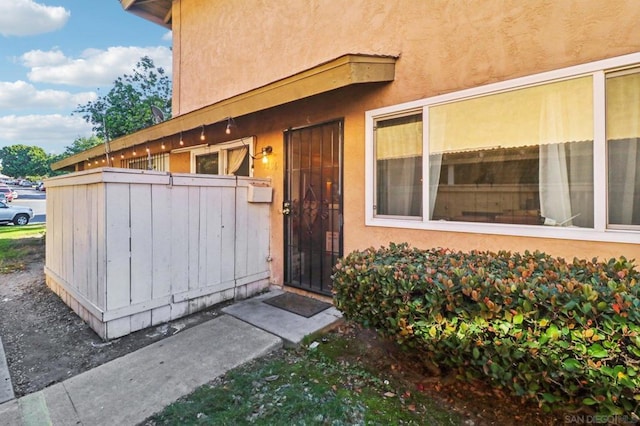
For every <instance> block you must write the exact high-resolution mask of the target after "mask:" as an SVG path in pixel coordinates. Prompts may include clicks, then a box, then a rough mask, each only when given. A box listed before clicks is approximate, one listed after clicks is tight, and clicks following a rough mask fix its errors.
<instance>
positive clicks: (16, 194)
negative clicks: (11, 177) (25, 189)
mask: <svg viewBox="0 0 640 426" xmlns="http://www.w3.org/2000/svg"><path fill="white" fill-rule="evenodd" d="M13 199H14V200H17V199H18V191H13Z"/></svg>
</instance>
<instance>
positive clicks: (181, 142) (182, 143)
mask: <svg viewBox="0 0 640 426" xmlns="http://www.w3.org/2000/svg"><path fill="white" fill-rule="evenodd" d="M183 145H184V141H183V140H182V132H180V146H183Z"/></svg>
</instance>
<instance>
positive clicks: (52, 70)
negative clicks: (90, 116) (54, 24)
mask: <svg viewBox="0 0 640 426" xmlns="http://www.w3.org/2000/svg"><path fill="white" fill-rule="evenodd" d="M143 56H148V57H150V58H151V59H152V60H153V63H154V64H155V66H156V67H158V68H163V69H164V70H165V71H166V72H167V73H168V74H169V75H170V74H171V66H172V59H171V58H172V53H171V50H170V49H169V48H167V47H164V46H156V47H134V46H130V47H124V46H117V47H110V48H108V49H107V50H100V49H87V50H85V51H84V52H83V53H82V55H81V57H80V58H75V59H74V58H69V57H66V56H64V54H62V53H61V52H60V51H58V50H53V51H50V52H43V51H39V50H38V51H31V52H27V53H25V54H24V55H23V56H22V58H21V59H22V63H23V64H24V65H25V66H27V67H29V68H31V71H30V72H29V73H28V77H29V79H30V80H31V81H34V82H38V83H53V84H65V85H70V86H83V87H100V86H110V85H111V84H112V83H113V82H114V80H115V79H116V78H117V77H121V76H122V75H124V74H131V72H132V71H133V69H134V68H135V65H136V63H137V62H138V61H139V60H140V58H141V57H143Z"/></svg>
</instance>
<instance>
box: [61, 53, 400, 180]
mask: <svg viewBox="0 0 640 426" xmlns="http://www.w3.org/2000/svg"><path fill="white" fill-rule="evenodd" d="M396 59H397V58H396V57H393V56H375V55H362V54H349V55H344V56H341V57H339V58H336V59H334V60H332V61H329V62H325V63H323V64H321V65H318V66H315V67H313V68H311V69H308V70H306V71H302V72H300V73H298V74H295V75H292V76H290V77H287V78H284V79H282V80H278V81H275V82H273V83H270V84H268V85H266V86H263V87H260V88H257V89H254V90H251V91H248V92H245V93H242V94H239V95H236V96H233V97H231V98H228V99H225V100H223V101H220V102H217V103H215V104H212V105H209V106H207V107H204V108H201V109H199V110H195V111H192V112H189V113H187V114H183V115H180V116H178V117H175V118H172V119H171V120H167V121H165V122H162V123H160V124H156V125H154V126H151V127H148V128H146V129H143V130H140V131H138V132H136V133H132V134H130V135H126V136H123V137H121V138H118V139H114V140H112V141H111V142H109V148H110V151H111V152H117V151H119V150H122V149H126V148H130V147H133V146H136V145H139V144H142V143H147V142H152V141H154V140H158V139H161V138H163V137H167V136H171V135H175V134H178V133H180V132H186V131H188V130H192V129H195V128H198V127H201V126H202V125H210V124H214V123H219V122H221V121H224V120H226V119H227V117H240V116H243V115H247V114H251V113H254V112H258V111H262V110H265V109H268V108H272V107H276V106H279V105H284V104H286V103H289V102H293V101H297V100H299V99H303V98H307V97H309V96H313V95H318V94H321V93H325V92H329V91H331V90H335V89H340V88H343V87H346V86H350V85H353V84H363V83H382V82H389V81H393V79H394V77H395V63H396ZM104 154H105V146H104V144H102V145H98V146H96V147H94V148H91V149H89V150H87V151H84V152H81V153H79V154H75V155H73V156H70V157H67V158H65V159H63V160H61V161H58V162H57V163H54V164H52V165H51V168H52V169H53V170H61V169H64V168H67V167H70V166H73V165H74V164H77V163H81V162H83V161H86V160H87V158H94V157H99V156H102V155H104Z"/></svg>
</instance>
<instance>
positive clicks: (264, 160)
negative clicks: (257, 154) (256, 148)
mask: <svg viewBox="0 0 640 426" xmlns="http://www.w3.org/2000/svg"><path fill="white" fill-rule="evenodd" d="M272 151H273V148H272V147H271V145H267V146H265V147H263V148H262V151H261V155H262V164H267V163H269V159H268V156H269V154H271V152H272Z"/></svg>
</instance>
